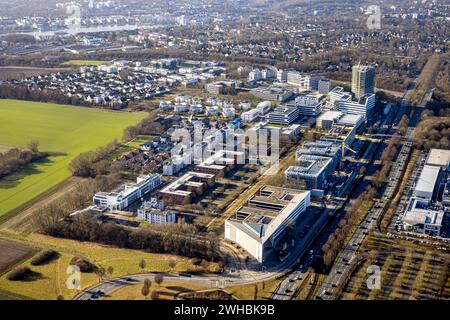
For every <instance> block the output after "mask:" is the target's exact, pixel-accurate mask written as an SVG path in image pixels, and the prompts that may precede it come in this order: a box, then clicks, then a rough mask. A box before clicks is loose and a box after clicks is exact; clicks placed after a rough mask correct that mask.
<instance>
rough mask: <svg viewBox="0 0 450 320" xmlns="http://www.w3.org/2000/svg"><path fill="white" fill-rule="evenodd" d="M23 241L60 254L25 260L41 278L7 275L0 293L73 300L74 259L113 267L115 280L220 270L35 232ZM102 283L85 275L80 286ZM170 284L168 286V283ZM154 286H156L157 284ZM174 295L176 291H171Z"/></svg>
mask: <svg viewBox="0 0 450 320" xmlns="http://www.w3.org/2000/svg"><path fill="white" fill-rule="evenodd" d="M24 240H26V241H28V242H30V243H33V244H34V245H35V246H36V247H39V248H42V249H53V250H56V251H57V252H58V253H59V257H58V259H55V260H53V261H51V262H50V263H47V264H44V265H40V266H32V265H31V264H30V259H28V260H26V261H24V263H23V264H22V265H24V266H28V267H30V268H31V269H32V270H33V271H34V272H36V273H37V274H38V275H39V276H38V277H36V279H33V280H32V281H10V280H8V279H7V274H3V275H2V276H0V292H1V291H2V290H3V291H5V292H8V293H11V294H14V295H18V296H22V297H27V298H31V299H49V300H54V299H56V298H57V297H58V296H59V295H62V296H63V297H64V298H65V299H71V298H72V297H74V296H75V295H76V294H77V291H76V290H70V289H68V288H67V286H66V281H67V277H68V275H67V273H66V270H67V267H68V266H69V263H70V261H71V259H72V258H73V257H75V256H80V257H85V258H87V259H89V260H90V261H91V262H92V263H94V264H95V265H96V266H97V267H102V268H104V269H105V270H108V268H109V267H112V271H113V272H112V274H109V273H107V274H106V276H105V277H106V278H115V277H121V276H126V275H130V274H137V273H142V272H186V271H193V272H194V271H195V272H203V271H204V272H210V271H213V270H215V269H216V267H217V265H216V264H214V263H209V264H208V265H206V266H194V265H193V263H192V261H191V259H188V258H184V257H179V256H175V255H170V254H154V253H147V252H144V251H140V250H129V249H121V248H115V247H111V246H106V245H100V244H96V243H88V242H79V241H74V240H67V239H57V238H52V237H49V236H45V235H41V234H36V233H32V234H30V235H28V236H27V237H26V238H25V239H24ZM141 260H144V261H145V262H146V266H145V269H141V268H140V261H141ZM170 260H174V261H175V262H176V264H175V267H174V268H173V269H172V268H171V267H170V266H169V261H170ZM100 280H101V279H100V278H99V277H98V276H97V275H96V274H95V273H83V274H82V276H81V287H82V288H86V287H89V286H92V285H94V284H96V283H98V282H99V281H100ZM163 285H164V284H163ZM167 285H169V282H168V283H167ZM154 286H155V287H157V285H156V284H155V285H154ZM141 287H142V285H141ZM141 287H140V288H141ZM140 288H139V292H140ZM172 292H175V291H174V290H172ZM124 294H125V295H128V294H132V293H129V292H127V291H125V293H124ZM137 298H139V297H137Z"/></svg>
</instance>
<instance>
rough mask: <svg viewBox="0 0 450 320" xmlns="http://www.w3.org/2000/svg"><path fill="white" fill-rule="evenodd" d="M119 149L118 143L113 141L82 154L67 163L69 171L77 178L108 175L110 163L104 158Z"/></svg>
mask: <svg viewBox="0 0 450 320" xmlns="http://www.w3.org/2000/svg"><path fill="white" fill-rule="evenodd" d="M119 147H120V142H119V141H117V140H114V141H112V142H110V143H108V144H107V145H106V146H104V147H100V148H97V149H96V150H94V151H86V152H82V153H80V154H79V155H78V156H76V157H75V158H74V159H73V160H72V161H71V162H70V163H69V170H70V172H71V173H72V175H74V176H79V177H95V176H97V175H101V174H107V173H109V167H110V162H109V161H108V160H107V159H106V158H107V157H108V155H110V154H111V153H113V152H114V151H116V150H117V149H118V148H119Z"/></svg>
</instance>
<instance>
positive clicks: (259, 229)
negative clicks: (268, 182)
mask: <svg viewBox="0 0 450 320" xmlns="http://www.w3.org/2000/svg"><path fill="white" fill-rule="evenodd" d="M309 205H310V192H309V191H299V190H294V189H287V188H280V187H272V186H264V187H262V188H261V189H260V190H259V191H258V192H257V193H256V194H254V195H253V196H252V197H251V198H250V199H249V200H248V203H247V205H245V206H242V207H240V208H239V209H238V210H237V211H236V213H235V215H234V217H233V218H231V219H227V220H226V221H225V239H227V240H229V241H232V242H234V243H236V244H238V245H239V246H241V247H242V248H243V249H245V250H246V251H247V252H248V253H249V254H250V255H252V256H253V257H254V258H255V259H256V260H257V261H258V262H260V263H263V262H265V261H266V259H267V257H268V256H269V255H270V253H271V252H274V250H276V247H277V246H278V245H279V243H280V240H281V239H282V238H283V235H284V233H285V230H286V227H287V226H288V225H289V224H290V223H292V222H294V221H295V220H297V219H298V217H299V216H300V215H301V214H302V213H303V212H305V210H306V209H307V208H308V207H309Z"/></svg>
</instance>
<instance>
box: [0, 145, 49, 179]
mask: <svg viewBox="0 0 450 320" xmlns="http://www.w3.org/2000/svg"><path fill="white" fill-rule="evenodd" d="M38 147H39V141H38V140H32V141H30V142H29V143H28V147H27V149H23V150H22V149H19V148H12V149H9V150H7V151H5V152H3V153H0V179H1V178H3V177H5V176H7V175H10V174H11V173H14V172H17V171H19V170H21V169H23V168H24V167H26V166H27V165H29V164H30V163H32V162H34V161H37V160H40V159H42V158H44V157H46V156H47V154H46V153H43V152H40V151H39V149H38Z"/></svg>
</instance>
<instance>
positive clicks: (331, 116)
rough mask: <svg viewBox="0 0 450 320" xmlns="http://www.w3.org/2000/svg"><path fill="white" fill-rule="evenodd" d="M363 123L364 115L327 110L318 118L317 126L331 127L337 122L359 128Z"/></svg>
mask: <svg viewBox="0 0 450 320" xmlns="http://www.w3.org/2000/svg"><path fill="white" fill-rule="evenodd" d="M363 123H364V116H363V115H360V114H345V113H343V112H341V111H326V112H324V113H322V114H321V115H320V116H319V117H317V119H316V127H317V128H320V129H331V128H332V127H333V125H335V124H337V125H341V126H350V127H356V128H359V126H360V125H361V124H363Z"/></svg>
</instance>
